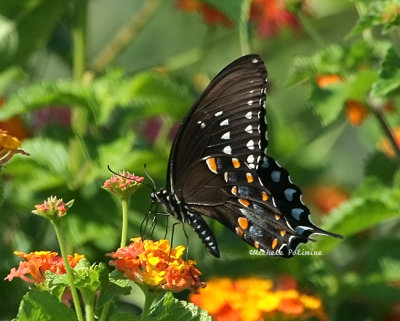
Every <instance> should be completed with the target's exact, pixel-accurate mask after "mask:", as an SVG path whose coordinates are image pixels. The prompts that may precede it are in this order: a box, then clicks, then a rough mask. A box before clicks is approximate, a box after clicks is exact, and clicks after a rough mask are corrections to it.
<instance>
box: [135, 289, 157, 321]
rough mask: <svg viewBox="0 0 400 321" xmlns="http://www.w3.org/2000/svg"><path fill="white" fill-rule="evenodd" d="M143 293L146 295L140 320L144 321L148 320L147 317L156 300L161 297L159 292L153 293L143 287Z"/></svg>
mask: <svg viewBox="0 0 400 321" xmlns="http://www.w3.org/2000/svg"><path fill="white" fill-rule="evenodd" d="M141 288H142V291H143V293H144V306H143V312H142V316H141V318H140V320H142V321H144V320H147V317H148V315H149V313H150V308H151V306H152V304H153V302H154V300H155V299H156V298H157V297H158V296H159V295H160V293H159V292H151V291H149V290H147V289H144V288H143V287H141Z"/></svg>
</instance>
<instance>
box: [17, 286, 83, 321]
mask: <svg viewBox="0 0 400 321" xmlns="http://www.w3.org/2000/svg"><path fill="white" fill-rule="evenodd" d="M53 320H57V321H76V320H77V318H76V315H75V312H74V311H73V310H71V309H70V308H68V307H67V306H66V305H65V304H64V303H62V302H60V301H59V300H58V299H57V297H56V296H55V295H53V294H50V293H49V292H32V291H30V292H28V293H27V294H26V295H24V297H23V299H22V302H21V305H20V307H19V310H18V321H53Z"/></svg>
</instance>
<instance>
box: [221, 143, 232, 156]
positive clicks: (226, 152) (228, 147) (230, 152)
mask: <svg viewBox="0 0 400 321" xmlns="http://www.w3.org/2000/svg"><path fill="white" fill-rule="evenodd" d="M222 151H223V152H224V153H225V154H228V155H231V154H232V148H231V146H229V145H227V146H225V147H224V149H223V150H222Z"/></svg>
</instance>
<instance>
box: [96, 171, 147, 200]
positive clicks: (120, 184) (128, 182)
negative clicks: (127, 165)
mask: <svg viewBox="0 0 400 321" xmlns="http://www.w3.org/2000/svg"><path fill="white" fill-rule="evenodd" d="M143 180H144V177H141V176H136V175H135V174H131V173H129V172H127V171H121V172H119V173H118V175H113V176H112V177H111V178H110V179H108V180H106V181H105V182H104V184H103V186H102V188H103V189H105V190H106V191H108V192H110V193H112V194H114V195H117V196H119V197H121V198H126V199H127V198H129V196H130V195H132V194H133V193H134V192H135V191H136V190H137V189H138V188H139V187H140V186H141V183H142V182H143Z"/></svg>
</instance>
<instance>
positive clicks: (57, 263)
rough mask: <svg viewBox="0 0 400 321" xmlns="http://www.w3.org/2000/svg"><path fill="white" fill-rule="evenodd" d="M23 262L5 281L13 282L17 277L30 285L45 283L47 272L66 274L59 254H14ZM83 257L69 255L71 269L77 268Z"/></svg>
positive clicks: (37, 252) (39, 252)
mask: <svg viewBox="0 0 400 321" xmlns="http://www.w3.org/2000/svg"><path fill="white" fill-rule="evenodd" d="M14 254H15V255H18V256H19V257H20V258H21V259H25V260H26V261H22V262H20V263H19V267H18V269H16V268H13V269H12V270H11V272H10V274H9V275H7V277H6V278H5V280H8V281H12V280H13V279H14V278H15V277H19V278H21V279H22V280H24V281H25V282H28V283H43V282H44V281H45V272H46V271H51V272H53V273H55V274H65V273H66V272H65V265H64V261H63V259H62V257H61V256H57V255H58V253H57V252H50V251H36V252H31V253H23V252H18V251H15V252H14ZM83 258H84V256H83V255H80V254H77V253H75V254H74V255H73V256H72V255H68V262H69V265H70V266H71V267H75V266H76V265H77V264H78V262H79V261H80V260H82V259H83Z"/></svg>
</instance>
